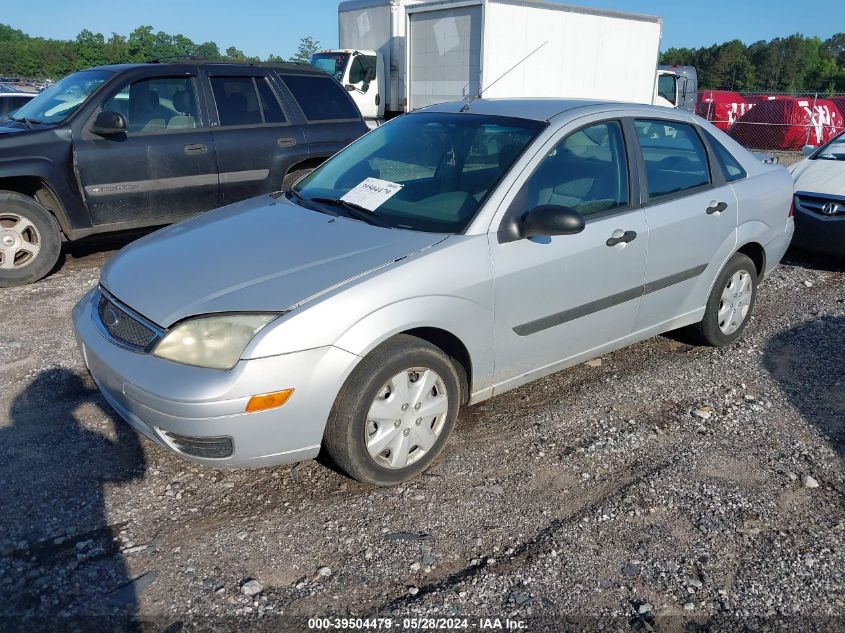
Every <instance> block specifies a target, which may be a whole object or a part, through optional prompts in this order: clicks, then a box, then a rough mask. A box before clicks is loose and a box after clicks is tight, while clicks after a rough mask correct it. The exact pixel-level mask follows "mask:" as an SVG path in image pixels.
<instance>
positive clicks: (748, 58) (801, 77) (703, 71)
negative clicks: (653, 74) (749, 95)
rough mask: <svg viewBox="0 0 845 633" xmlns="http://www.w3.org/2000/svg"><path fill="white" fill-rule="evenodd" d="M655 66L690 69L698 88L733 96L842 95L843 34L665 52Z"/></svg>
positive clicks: (844, 72) (844, 74) (844, 85)
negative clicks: (772, 94) (695, 77)
mask: <svg viewBox="0 0 845 633" xmlns="http://www.w3.org/2000/svg"><path fill="white" fill-rule="evenodd" d="M660 63H661V64H681V65H684V66H695V67H696V68H697V70H698V78H699V85H700V86H701V87H702V88H708V89H714V90H735V91H737V92H782V93H795V92H820V93H833V92H845V33H837V34H836V35H834V36H832V37H830V38H828V39H826V40H822V39H820V38H818V37H805V36H803V35H790V36H789V37H778V38H775V39H773V40H769V41H759V42H754V43H753V44H750V45H748V46H746V45H745V44H743V43H742V42H740V41H739V40H733V41H730V42H725V43H724V44H714V45H713V46H709V47H703V48H670V49H668V50H667V51H666V52H665V53H663V54H662V55H661V56H660Z"/></svg>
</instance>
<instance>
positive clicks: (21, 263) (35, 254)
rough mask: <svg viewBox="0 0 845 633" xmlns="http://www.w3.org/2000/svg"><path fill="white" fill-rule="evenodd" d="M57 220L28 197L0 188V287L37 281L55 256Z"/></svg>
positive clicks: (58, 250) (58, 245) (58, 248)
mask: <svg viewBox="0 0 845 633" xmlns="http://www.w3.org/2000/svg"><path fill="white" fill-rule="evenodd" d="M61 249H62V240H61V235H60V233H59V224H58V222H56V218H54V217H53V214H52V213H50V212H49V211H48V210H47V209H45V208H44V207H42V206H41V205H40V204H38V203H37V202H36V201H35V200H33V199H32V198H29V197H27V196H24V195H21V194H19V193H12V192H7V191H3V192H0V287H2V288H8V287H10V286H21V285H23V284H28V283H32V282H33V281H38V280H39V279H41V278H42V277H44V276H45V275H46V274H47V273H49V272H50V271H51V270H52V269H53V267H54V266H55V265H56V262H57V261H58V259H59V254H60V253H61Z"/></svg>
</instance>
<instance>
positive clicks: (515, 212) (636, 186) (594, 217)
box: [496, 115, 642, 244]
mask: <svg viewBox="0 0 845 633" xmlns="http://www.w3.org/2000/svg"><path fill="white" fill-rule="evenodd" d="M614 122H615V123H618V124H619V129H620V132H621V134H622V145H623V148H622V149H623V151H624V152H625V159H626V160H625V162H626V165H627V167H628V204H627V205H626V206H624V207H614V208H612V209H608V210H606V211H599V212H597V213H589V214H587V215H585V216H584V222H585V223H586V224H589V223H590V222H598V221H599V220H606V219H608V218H612V217H615V216H621V215H624V214H626V213H630V212H632V211H638V210H639V209H640V208H641V207H642V204H641V203H640V200H641V195H642V194H641V191H640V182H641V181H640V173H639V170H640V165H639V163H638V161H637V159H636V154H635V152H634V151H632V148H631V142H630V139H629V133H628V131H627V129H626V123H630V117H626V116H620V115H614V116H608V117H607V118H604V119H595V120H593V121H590V122H589V123H584V124H583V125H580V126H578V127H576V128H574V129H572V130H569V131H568V132H566V133H565V134H563V135H561V136H559V137H552V149H554V148H555V147H557V146H558V145H559V144H560V143H562V142H563V141H564V140H565V139H567V138H569V137H570V136H572V135H573V134H577V133H578V132H580V131H581V130H586V129H587V128H591V127H595V126H596V125H602V124H607V123H614ZM630 125H632V126H633V124H632V123H630ZM544 145H545V143H544ZM526 149H527V148H526ZM637 149H639V146H637ZM547 157H548V154H546V155H545V156H543V158H541V159H540V162H539V163H537V165H536V167H534V169H532V170H531V173H530V174H529V175H528V176H527V177H525V178H522V179H521V182H519V187H518V188H517V190H516V193H515V194H514V197H513V198H512V199H511V201H510V203H508V208H507V210H506V211H505V212H504V214H502V219H501V220H500V221H499V228H498V229H497V231H496V235H497V241H498V243H499V244H506V243H507V242H517V241H520V240H521V239H523V238H521V237H518V231H517V230H516V228H517V220H518V218H519V217H521V216H522V214H524V213H527V212H528V211H530V209H522V211H519V206H516V205H517V202H518V200H519V195H520V193H521V192H522V188H523V187H524V186H525V184H526V183H527V182H528V181H529V180H530V179H531V178H533V177H534V174H536V173H537V170H538V169H540V166H541V165H542V164H543V162H544V161H545V159H546V158H547Z"/></svg>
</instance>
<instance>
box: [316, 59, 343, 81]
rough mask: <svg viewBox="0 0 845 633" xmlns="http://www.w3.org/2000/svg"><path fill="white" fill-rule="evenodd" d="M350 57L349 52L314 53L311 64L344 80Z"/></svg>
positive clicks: (339, 79)
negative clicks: (344, 72)
mask: <svg viewBox="0 0 845 633" xmlns="http://www.w3.org/2000/svg"><path fill="white" fill-rule="evenodd" d="M348 59H349V53H314V54H313V55H311V65H312V66H314V68H318V69H320V70H322V71H323V72H324V73H328V74H329V75H331V76H332V77H334V78H335V79H337V80H338V81H342V80H343V71H344V70H345V69H346V61H347V60H348Z"/></svg>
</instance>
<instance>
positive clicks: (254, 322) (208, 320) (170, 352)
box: [153, 314, 279, 369]
mask: <svg viewBox="0 0 845 633" xmlns="http://www.w3.org/2000/svg"><path fill="white" fill-rule="evenodd" d="M277 316H279V315H277V314H228V315H221V316H208V317H200V318H197V319H191V320H189V321H185V322H184V323H180V324H179V325H177V326H176V327H175V328H174V329H173V330H172V331H170V332H168V334H167V336H165V337H164V338H163V339H162V340H161V342H160V343H159V344H158V345H156V347H155V349H154V350H153V354H154V355H155V356H158V357H160V358H166V359H168V360H172V361H175V362H177V363H184V364H185V365H196V366H197V367H209V368H211V369H231V368H232V367H234V366H235V365H236V364H237V363H238V360H240V358H241V354H243V352H244V350H245V349H246V346H247V345H248V344H249V342H250V341H251V340H252V339H253V337H254V336H255V335H256V334H258V332H259V330H261V328H263V327H264V326H265V325H267V324H268V323H270V321H272V320H273V319H275V318H276V317H277Z"/></svg>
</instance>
